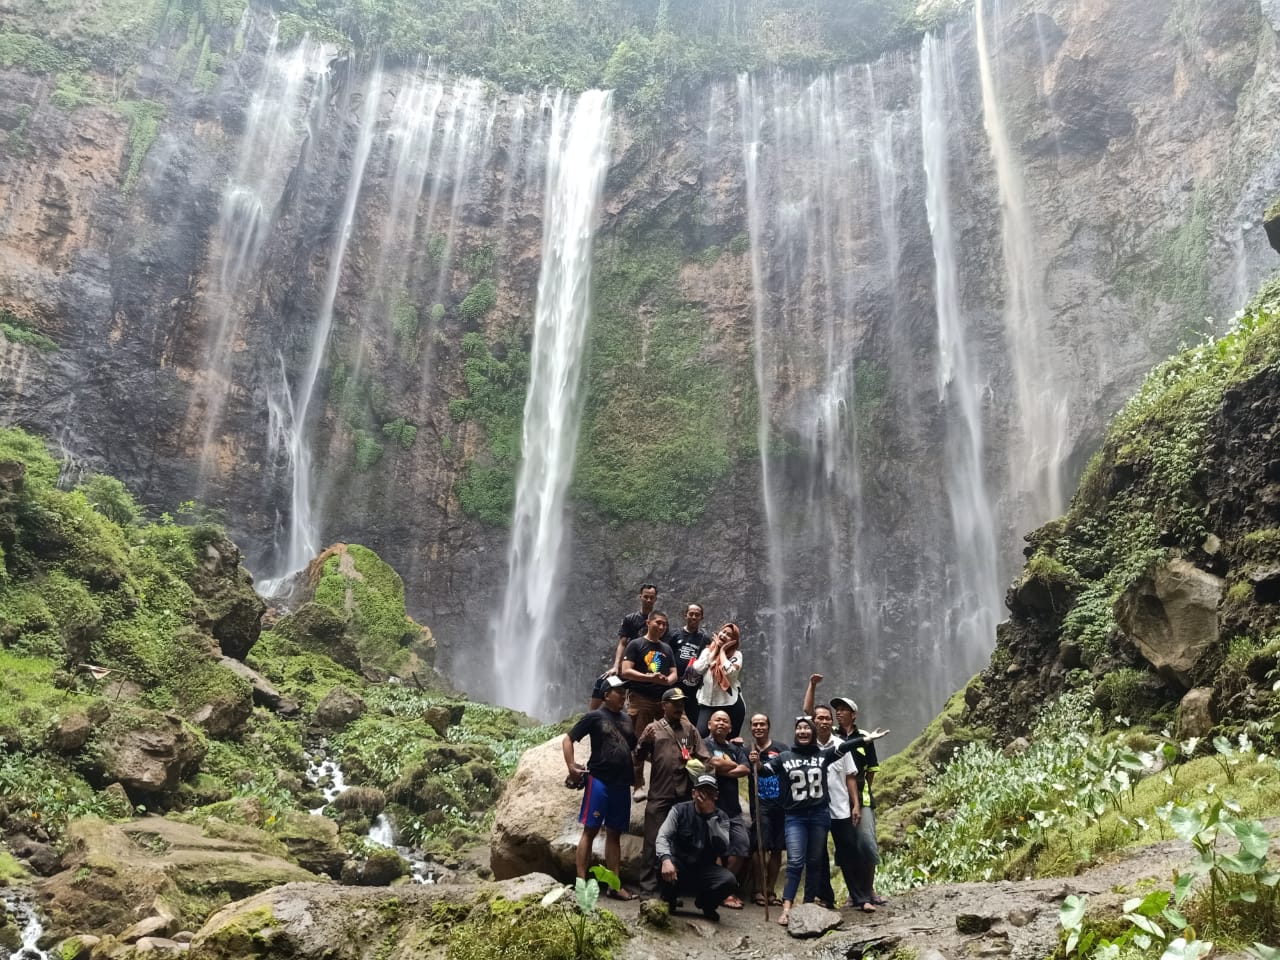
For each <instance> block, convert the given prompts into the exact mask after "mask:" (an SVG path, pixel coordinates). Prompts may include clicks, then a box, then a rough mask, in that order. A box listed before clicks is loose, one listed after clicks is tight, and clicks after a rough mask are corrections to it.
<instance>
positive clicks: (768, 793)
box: [751, 743, 782, 816]
mask: <svg viewBox="0 0 1280 960" xmlns="http://www.w3.org/2000/svg"><path fill="white" fill-rule="evenodd" d="M780 753H782V750H781V749H780V748H779V747H778V745H777V744H776V743H771V744H769V746H767V747H765V748H764V749H763V750H761V751H760V762H761V763H762V764H767V763H768V762H769V761H770V760H772V759H773V758H774V757H776V756H777V755H778V754H780ZM752 776H754V773H753V774H752ZM759 789H760V806H762V807H764V808H765V809H766V810H781V809H782V786H781V784H780V782H779V781H778V775H777V774H775V773H772V772H771V771H770V770H769V768H768V767H763V766H762V767H761V769H760V788H759ZM755 803H756V798H755V794H754V793H753V794H752V795H751V813H752V815H753V816H754V815H755V812H756V811H755Z"/></svg>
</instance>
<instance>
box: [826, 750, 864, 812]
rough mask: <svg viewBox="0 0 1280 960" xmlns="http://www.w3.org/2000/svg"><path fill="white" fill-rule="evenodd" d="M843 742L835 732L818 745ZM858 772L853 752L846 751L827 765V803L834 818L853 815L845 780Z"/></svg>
mask: <svg viewBox="0 0 1280 960" xmlns="http://www.w3.org/2000/svg"><path fill="white" fill-rule="evenodd" d="M843 742H844V741H843V740H841V739H840V738H839V737H837V736H836V735H835V734H834V733H833V734H832V735H831V739H830V740H828V741H827V742H826V743H820V744H818V746H819V747H822V748H826V747H838V746H839V745H840V744H841V743H843ZM857 772H858V765H857V764H856V763H854V762H853V754H852V753H846V754H845V755H844V756H843V757H841V758H840V759H839V760H836V761H835V762H834V763H832V764H831V765H830V766H829V767H827V804H828V806H830V807H831V819H832V820H848V819H849V818H850V817H852V816H853V807H852V805H851V804H850V803H849V786H848V784H847V783H846V782H845V777H851V776H854V775H856V774H857Z"/></svg>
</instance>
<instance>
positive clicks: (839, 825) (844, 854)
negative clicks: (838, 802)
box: [831, 817, 862, 907]
mask: <svg viewBox="0 0 1280 960" xmlns="http://www.w3.org/2000/svg"><path fill="white" fill-rule="evenodd" d="M831 839H832V841H834V843H835V848H836V865H837V866H839V867H840V873H841V875H842V876H843V877H844V885H845V886H846V887H847V888H848V891H849V900H850V903H851V905H852V906H855V907H860V906H862V904H861V903H859V902H858V901H857V900H854V899H853V891H854V888H855V887H856V886H857V870H856V864H857V862H858V859H857V845H858V831H857V829H856V828H855V827H854V825H853V820H852V819H851V818H850V817H843V818H841V819H838V820H835V819H833V820H832V821H831Z"/></svg>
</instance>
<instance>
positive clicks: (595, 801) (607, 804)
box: [561, 676, 636, 900]
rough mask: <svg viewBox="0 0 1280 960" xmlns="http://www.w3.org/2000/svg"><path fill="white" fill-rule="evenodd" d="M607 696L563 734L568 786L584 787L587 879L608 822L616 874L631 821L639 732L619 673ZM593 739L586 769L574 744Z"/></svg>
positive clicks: (607, 853)
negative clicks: (593, 852)
mask: <svg viewBox="0 0 1280 960" xmlns="http://www.w3.org/2000/svg"><path fill="white" fill-rule="evenodd" d="M604 686H605V689H604V701H603V703H602V704H601V707H600V709H599V710H588V711H587V712H586V713H585V714H583V715H582V719H580V720H579V721H578V722H577V723H575V724H574V725H573V729H571V730H570V731H569V732H568V733H566V734H565V735H564V739H563V740H562V741H561V745H562V746H563V748H564V762H565V766H566V767H568V768H569V775H568V777H567V778H566V779H565V784H566V785H567V786H580V787H583V788H584V789H583V794H582V809H581V811H580V812H579V814H578V822H579V823H581V824H582V836H581V837H579V838H578V856H577V861H578V862H577V867H578V876H579V877H582V878H583V879H584V880H585V879H586V876H587V866H588V864H589V863H590V860H591V847H592V845H593V844H594V843H595V839H596V836H597V835H598V834H599V833H600V828H601V826H603V827H604V865H605V866H606V867H608V868H609V869H610V870H611V871H613V872H614V873H617V872H618V868H619V865H620V864H621V861H622V846H621V837H622V834H624V833H626V832H627V828H628V827H629V826H630V825H631V779H632V776H633V773H632V761H631V755H632V752H633V751H634V750H635V746H636V736H635V733H634V731H633V730H632V728H631V717H629V716H628V715H627V714H626V713H625V712H623V709H622V706H623V703H624V698H625V696H626V694H625V690H626V683H625V681H623V679H622V678H621V677H618V676H612V677H606V678H605V681H604ZM587 736H589V737H590V738H591V759H590V760H588V761H587V767H586V769H585V770H584V769H583V768H582V767H580V766H579V765H578V764H577V762H576V761H575V760H574V758H573V745H574V744H575V743H577V742H578V741H579V740H581V739H582V738H583V737H587ZM609 896H611V897H614V898H615V899H618V900H630V899H632V895H631V894H630V893H628V892H627V891H626V890H625V889H622V888H619V889H618V890H617V891H612V890H611V891H609Z"/></svg>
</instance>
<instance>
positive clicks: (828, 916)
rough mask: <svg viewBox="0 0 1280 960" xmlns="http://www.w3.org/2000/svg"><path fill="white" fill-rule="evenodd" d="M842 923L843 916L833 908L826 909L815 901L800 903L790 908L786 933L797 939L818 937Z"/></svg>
mask: <svg viewBox="0 0 1280 960" xmlns="http://www.w3.org/2000/svg"><path fill="white" fill-rule="evenodd" d="M842 923H844V917H842V916H840V914H839V913H837V912H836V911H835V910H828V909H827V908H826V907H820V906H818V905H817V904H816V903H802V904H800V905H799V906H796V907H792V908H791V917H790V919H789V920H788V921H787V933H789V934H791V936H793V937H796V938H797V939H802V940H803V939H807V938H809V937H820V936H822V935H823V934H824V933H826V932H827V931H828V930H834V929H835V928H836V927H838V926H840V924H842Z"/></svg>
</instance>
